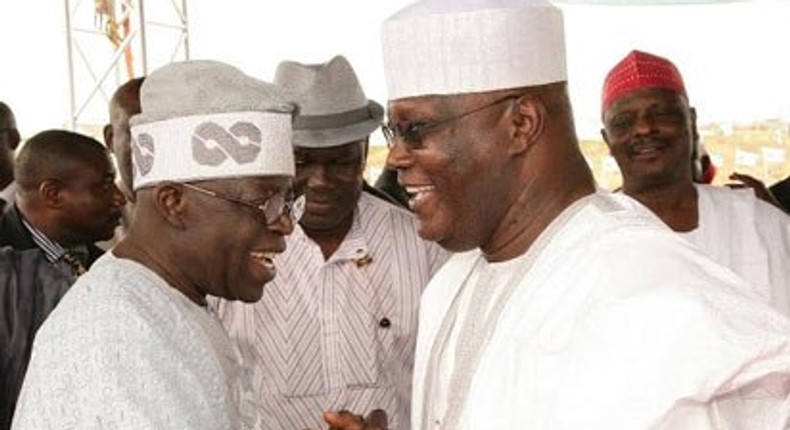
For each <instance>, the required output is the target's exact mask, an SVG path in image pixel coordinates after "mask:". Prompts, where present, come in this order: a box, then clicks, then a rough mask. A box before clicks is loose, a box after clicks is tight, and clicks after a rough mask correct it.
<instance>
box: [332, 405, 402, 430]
mask: <svg viewBox="0 0 790 430" xmlns="http://www.w3.org/2000/svg"><path fill="white" fill-rule="evenodd" d="M324 421H326V422H327V424H329V430H387V413H386V412H384V411H383V410H381V409H375V410H373V411H371V412H370V413H369V414H368V416H367V417H363V416H362V415H355V414H352V413H351V412H349V411H346V410H342V411H337V412H334V411H329V412H325V413H324Z"/></svg>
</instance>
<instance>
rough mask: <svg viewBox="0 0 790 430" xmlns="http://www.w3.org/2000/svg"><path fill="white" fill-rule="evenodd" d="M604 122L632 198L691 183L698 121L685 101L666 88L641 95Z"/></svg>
mask: <svg viewBox="0 0 790 430" xmlns="http://www.w3.org/2000/svg"><path fill="white" fill-rule="evenodd" d="M603 120H604V129H603V130H602V131H601V133H602V135H603V138H604V140H605V141H606V144H607V145H608V146H609V151H610V153H611V155H612V157H614V159H615V160H616V161H617V164H618V166H620V171H621V172H622V175H623V181H624V189H625V190H626V192H629V191H636V192H638V191H641V190H646V189H650V188H653V187H657V186H666V185H672V184H686V183H691V180H692V178H691V169H690V168H689V165H690V163H691V149H692V142H693V139H694V136H695V133H696V115H695V113H694V110H693V109H691V108H689V106H688V102H687V101H686V99H685V98H684V97H682V96H681V95H679V94H678V93H677V92H675V91H671V90H667V89H661V88H647V89H642V90H637V91H634V92H632V93H629V94H628V95H626V96H624V97H623V98H621V99H619V100H617V101H615V102H614V103H613V104H612V105H611V107H610V108H609V109H608V110H607V111H606V113H605V114H604V118H603Z"/></svg>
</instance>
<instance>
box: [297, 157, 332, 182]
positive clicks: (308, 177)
mask: <svg viewBox="0 0 790 430" xmlns="http://www.w3.org/2000/svg"><path fill="white" fill-rule="evenodd" d="M299 176H303V177H304V178H305V183H306V184H307V187H308V188H325V187H329V186H330V185H331V183H332V181H331V180H330V178H329V176H330V175H329V166H327V165H325V164H322V163H313V164H310V165H309V166H305V167H304V168H303V170H302V172H300V175H299Z"/></svg>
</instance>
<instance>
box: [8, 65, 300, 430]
mask: <svg viewBox="0 0 790 430" xmlns="http://www.w3.org/2000/svg"><path fill="white" fill-rule="evenodd" d="M141 102H142V112H141V113H140V114H139V115H136V116H134V117H133V118H132V121H131V124H132V135H133V142H132V147H131V149H132V158H133V167H134V189H135V192H136V197H137V209H136V210H137V212H136V216H135V217H134V220H133V223H132V225H131V227H130V229H129V231H128V234H127V236H126V237H125V238H124V239H123V240H122V241H121V242H120V243H119V244H118V245H117V246H116V247H115V248H114V249H113V250H112V251H111V252H108V253H107V254H105V256H104V257H102V258H101V259H99V260H98V261H97V262H96V263H95V264H94V265H93V267H92V268H91V270H89V271H88V272H87V273H86V274H84V275H83V276H82V277H80V279H79V280H78V281H77V283H76V284H75V285H74V287H72V289H71V290H70V291H69V292H68V293H67V294H66V296H65V297H64V298H63V300H62V301H61V302H60V304H59V306H58V307H57V308H56V309H55V311H54V312H53V313H52V314H51V315H50V317H49V319H48V320H47V321H46V322H45V323H44V325H43V326H42V327H41V329H40V330H39V332H38V335H37V338H36V341H35V345H34V347H33V358H32V361H31V364H30V367H29V370H28V374H27V376H26V379H25V382H24V386H23V389H22V393H21V395H20V400H19V406H18V409H17V413H16V415H15V417H14V428H15V429H43V428H128V429H132V428H134V429H143V428H150V429H154V428H155V429H173V430H176V429H178V430H183V429H205V430H216V429H252V428H257V425H258V424H256V421H257V411H256V408H255V407H254V406H253V405H252V402H253V398H252V397H251V396H252V393H251V387H250V381H248V380H247V379H246V375H247V372H245V371H244V369H243V363H242V361H241V357H240V355H239V353H238V350H237V349H236V348H235V347H234V345H233V342H232V341H231V340H230V338H229V337H228V335H227V333H226V332H225V331H224V330H223V328H222V325H221V323H220V322H219V320H218V319H217V318H216V317H215V316H214V315H213V314H212V313H211V312H210V310H209V308H208V307H207V306H206V296H207V295H213V296H218V297H222V298H225V299H227V300H241V301H245V302H254V301H256V300H258V299H260V297H261V294H262V292H263V288H264V284H266V283H267V282H270V281H271V280H272V279H274V277H275V273H276V270H275V266H274V263H273V260H274V256H275V255H276V254H278V253H281V252H283V250H284V249H285V235H287V234H289V233H290V232H291V231H292V230H293V223H294V220H293V219H291V216H292V215H293V214H292V212H291V205H292V202H291V198H292V179H293V174H294V166H293V152H292V149H291V141H290V139H291V120H292V112H293V104H291V103H290V102H288V101H287V98H286V97H285V96H284V94H283V93H282V91H281V90H280V89H279V88H278V87H277V86H275V85H272V84H268V83H265V82H261V81H258V80H256V79H253V78H250V77H248V76H246V75H244V74H243V73H242V72H240V71H239V70H237V69H235V68H233V67H231V66H228V65H225V64H222V63H218V62H213V61H194V62H184V63H174V64H171V65H168V66H165V67H163V68H162V69H159V70H157V71H155V72H154V73H153V74H151V75H150V76H149V77H148V78H147V79H146V81H145V83H144V84H143V86H142V90H141Z"/></svg>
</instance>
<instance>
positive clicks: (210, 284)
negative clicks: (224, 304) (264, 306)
mask: <svg viewBox="0 0 790 430" xmlns="http://www.w3.org/2000/svg"><path fill="white" fill-rule="evenodd" d="M194 185H199V186H200V187H202V188H204V189H207V190H210V191H214V192H217V193H220V194H223V195H227V196H229V197H231V198H233V199H237V200H242V201H245V202H250V203H253V204H255V205H262V204H264V203H265V202H266V201H268V200H269V199H270V198H271V197H272V196H273V195H276V194H282V193H285V194H289V195H290V193H291V179H290V178H289V177H258V178H245V179H228V180H215V181H205V182H195V183H194ZM183 192H184V194H185V195H186V197H187V198H188V199H189V200H190V201H191V202H193V203H194V205H192V206H191V207H194V208H195V209H194V211H195V212H194V213H193V215H192V216H191V217H190V219H191V220H192V223H193V224H192V226H191V227H190V229H189V231H190V233H189V238H188V239H187V240H186V241H185V242H184V243H185V246H186V247H187V250H186V251H185V252H188V253H189V254H191V255H192V258H188V257H187V258H184V259H183V261H184V265H185V266H184V270H185V271H188V272H189V273H192V277H193V280H192V283H194V284H195V285H202V286H203V287H202V289H203V291H201V292H200V293H202V294H203V295H205V294H211V295H213V296H218V297H223V298H226V299H229V300H241V301H244V302H255V301H257V300H259V299H260V298H261V295H262V294H263V288H264V284H266V283H267V282H270V281H271V280H272V279H274V277H275V275H276V268H275V266H274V262H273V259H274V256H275V255H276V254H278V253H281V252H283V251H284V250H285V236H286V235H288V234H290V233H291V232H292V231H293V224H292V222H291V220H290V219H289V218H288V216H285V215H283V216H281V217H279V218H278V219H276V221H274V222H273V223H271V224H269V225H267V221H266V219H265V217H264V214H263V213H262V212H261V211H259V210H257V209H254V208H252V207H249V206H245V205H243V204H239V203H235V202H231V201H228V200H224V199H221V198H217V197H213V196H209V195H206V194H203V193H200V192H197V191H194V190H190V189H187V188H183Z"/></svg>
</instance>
